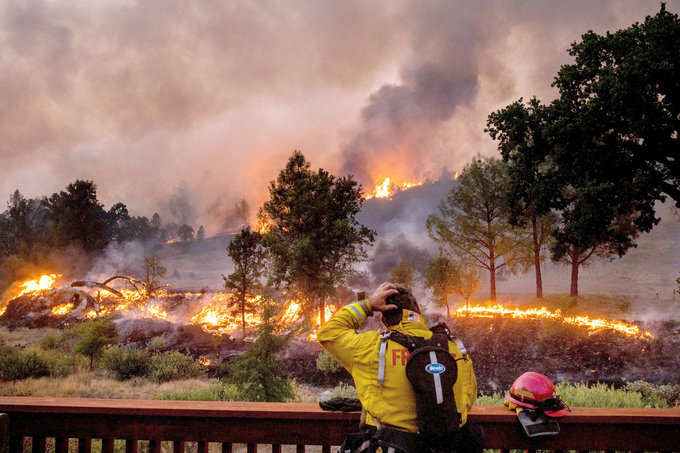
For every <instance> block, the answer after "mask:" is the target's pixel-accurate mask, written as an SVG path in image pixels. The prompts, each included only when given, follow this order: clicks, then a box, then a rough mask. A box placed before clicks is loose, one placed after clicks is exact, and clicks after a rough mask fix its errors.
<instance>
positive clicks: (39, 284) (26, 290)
mask: <svg viewBox="0 0 680 453" xmlns="http://www.w3.org/2000/svg"><path fill="white" fill-rule="evenodd" d="M59 277H61V274H43V275H40V276H38V277H36V278H33V279H30V280H26V281H23V282H21V283H19V284H15V285H13V286H12V287H11V288H10V289H9V290H8V291H7V294H8V297H6V298H5V301H4V302H3V303H2V306H0V316H1V315H2V314H3V313H4V312H5V310H6V309H7V306H6V303H7V302H9V301H10V300H12V299H16V298H17V297H22V296H39V295H41V294H44V293H47V292H49V291H51V290H52V289H54V285H55V283H56V282H57V280H58V279H59ZM0 302H1V300H0Z"/></svg>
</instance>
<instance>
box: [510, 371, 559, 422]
mask: <svg viewBox="0 0 680 453" xmlns="http://www.w3.org/2000/svg"><path fill="white" fill-rule="evenodd" d="M505 400H506V401H507V402H510V403H514V404H516V405H517V406H522V407H526V408H528V409H534V410H540V411H541V412H543V413H545V415H548V416H550V417H561V416H563V415H565V414H566V412H567V410H566V404H564V402H563V401H562V397H561V396H560V395H559V393H558V392H557V389H555V385H554V384H553V383H552V381H551V380H550V379H548V377H547V376H545V375H543V374H541V373H536V372H534V371H527V372H526V373H524V374H523V375H521V376H520V377H518V378H517V379H515V382H513V383H512V386H511V387H510V392H509V393H508V394H507V395H505Z"/></svg>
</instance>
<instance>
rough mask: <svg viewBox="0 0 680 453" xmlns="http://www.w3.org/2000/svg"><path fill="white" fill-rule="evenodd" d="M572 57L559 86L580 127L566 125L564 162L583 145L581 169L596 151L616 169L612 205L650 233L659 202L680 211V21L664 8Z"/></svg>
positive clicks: (563, 105) (590, 36) (587, 40)
mask: <svg viewBox="0 0 680 453" xmlns="http://www.w3.org/2000/svg"><path fill="white" fill-rule="evenodd" d="M569 53H570V55H572V56H573V57H575V59H576V61H575V63H573V64H569V65H565V66H563V67H562V68H561V69H560V71H559V73H558V74H557V77H556V79H555V83H554V85H555V86H557V88H558V89H559V90H560V99H559V100H558V103H557V105H558V108H559V109H560V113H562V112H564V110H567V111H568V112H570V113H572V115H565V117H564V119H565V120H572V119H576V120H578V121H577V122H576V123H575V124H573V125H568V124H567V122H566V121H562V122H561V124H560V126H561V128H562V130H561V132H563V133H564V134H565V135H566V136H567V137H568V138H569V139H570V140H569V141H568V142H567V143H566V145H572V146H565V147H562V148H561V149H559V151H562V153H561V154H558V157H563V158H566V157H567V156H566V154H569V152H570V151H574V146H575V145H576V146H577V145H581V146H584V148H583V149H581V151H582V152H579V153H577V154H576V155H575V156H573V158H575V164H576V166H577V168H579V169H580V168H583V165H584V164H588V163H589V154H593V153H596V154H597V155H598V157H599V161H600V162H603V163H608V165H607V166H613V168H612V170H614V171H610V172H609V173H608V174H609V178H606V179H604V181H603V182H605V183H616V186H617V191H618V192H620V193H621V195H620V198H621V199H619V197H616V198H614V199H613V200H612V201H614V203H615V205H620V204H623V207H624V208H628V207H632V208H633V209H634V210H635V211H636V216H635V225H636V226H638V227H639V228H640V229H641V230H643V231H647V230H649V229H651V228H652V226H653V225H654V224H656V223H657V222H658V219H657V218H656V217H655V212H654V203H655V202H656V201H657V200H664V199H665V198H666V196H670V197H672V198H673V199H674V200H675V202H676V205H678V206H680V158H679V157H678V156H680V135H679V132H680V18H679V17H678V15H677V14H671V13H669V12H668V11H666V6H665V4H662V5H661V9H660V11H659V12H658V13H657V14H656V15H655V16H648V17H646V18H645V21H644V22H643V23H641V24H639V23H635V24H633V25H631V26H630V27H628V28H625V29H622V30H619V31H617V32H615V33H607V34H606V35H598V34H597V33H594V32H592V31H590V32H588V33H586V34H584V35H583V36H582V40H581V42H578V43H574V44H573V45H572V47H571V49H570V51H569ZM573 135H580V137H573ZM577 138H578V140H577ZM583 169H584V170H585V168H583ZM631 200H632V201H631ZM624 212H625V210H624Z"/></svg>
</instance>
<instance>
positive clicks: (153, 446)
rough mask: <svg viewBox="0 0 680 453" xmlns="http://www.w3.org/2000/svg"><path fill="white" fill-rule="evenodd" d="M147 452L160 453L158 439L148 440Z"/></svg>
mask: <svg viewBox="0 0 680 453" xmlns="http://www.w3.org/2000/svg"><path fill="white" fill-rule="evenodd" d="M149 453H161V441H160V440H158V439H151V440H150V441H149Z"/></svg>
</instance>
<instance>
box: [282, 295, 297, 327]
mask: <svg viewBox="0 0 680 453" xmlns="http://www.w3.org/2000/svg"><path fill="white" fill-rule="evenodd" d="M301 315H302V304H301V303H300V302H298V301H297V300H295V299H291V300H289V301H288V302H286V305H284V307H283V313H282V314H281V318H280V319H279V323H281V324H285V325H290V324H293V323H294V322H296V321H297V320H298V319H300V316H301Z"/></svg>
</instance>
